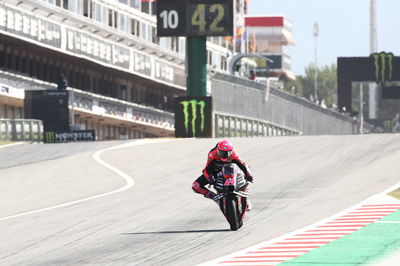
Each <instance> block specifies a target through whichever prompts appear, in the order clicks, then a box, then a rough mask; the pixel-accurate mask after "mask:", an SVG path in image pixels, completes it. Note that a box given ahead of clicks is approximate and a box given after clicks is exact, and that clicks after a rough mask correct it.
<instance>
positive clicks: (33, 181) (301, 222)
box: [0, 134, 400, 265]
mask: <svg viewBox="0 0 400 266" xmlns="http://www.w3.org/2000/svg"><path fill="white" fill-rule="evenodd" d="M231 140H232V142H233V144H234V145H235V147H236V150H237V151H238V152H239V154H240V155H241V157H242V159H244V160H245V161H247V162H248V163H249V164H250V165H251V168H252V171H253V174H254V177H255V183H254V184H253V185H252V187H251V188H250V192H251V195H252V203H253V210H252V211H251V213H249V215H248V217H247V220H246V221H245V225H244V227H243V228H242V229H240V230H239V231H237V232H231V231H229V230H228V229H229V226H228V223H227V222H226V220H225V218H224V217H223V215H222V214H221V213H220V212H219V210H218V207H217V205H216V204H215V203H213V202H212V201H211V200H207V199H205V198H202V197H201V196H200V195H198V194H195V193H193V192H192V190H191V183H192V182H193V180H194V179H195V178H197V177H198V176H199V175H200V173H201V170H202V168H203V167H204V164H205V162H206V158H207V152H208V151H209V149H211V148H212V147H213V146H214V145H215V143H216V140H215V139H214V140H213V139H202V140H196V139H185V140H167V141H164V142H159V143H152V144H143V145H138V146H129V147H125V148H119V149H114V150H109V151H104V152H103V153H102V154H101V159H102V160H103V161H104V162H106V163H108V164H109V165H111V166H113V167H115V168H117V169H119V170H120V171H122V172H123V173H125V174H126V175H128V176H130V177H132V178H133V179H134V181H135V184H134V186H133V187H130V188H129V189H126V190H124V191H121V192H118V193H115V194H112V195H108V196H104V197H99V198H94V199H91V200H87V201H84V202H80V203H77V204H73V205H68V206H64V207H59V208H55V209H50V210H46V211H41V212H36V213H32V214H28V215H22V216H17V217H14V218H10V217H11V216H14V215H18V214H22V213H26V212H30V211H34V210H40V209H44V208H48V207H52V206H56V205H60V204H65V203H68V202H73V201H77V200H80V199H84V198H88V197H92V196H96V195H99V194H103V193H107V192H110V191H115V190H118V189H119V188H121V187H124V186H125V185H126V181H125V180H124V179H123V178H122V177H121V176H119V175H117V174H116V173H115V172H113V171H111V170H110V169H108V168H105V167H104V166H103V165H100V164H99V163H98V162H97V161H96V160H94V159H93V154H94V153H95V152H96V151H98V150H101V149H105V148H107V147H111V146H116V145H120V144H121V143H126V142H97V143H78V144H76V143H75V144H47V145H31V144H24V145H18V146H12V147H6V148H2V149H0V199H1V200H0V265H196V264H199V263H202V262H206V261H208V260H212V259H215V258H218V257H221V256H223V255H227V254H229V253H232V252H234V251H238V250H240V249H243V248H246V247H249V246H251V245H254V244H257V243H259V242H262V241H265V240H268V239H271V238H274V237H277V236H280V235H282V234H285V233H288V232H291V231H293V230H296V229H299V228H302V227H304V226H306V225H309V224H311V223H314V222H316V221H319V220H321V219H324V218H327V217H329V216H331V215H333V214H336V213H337V212H339V211H342V210H344V209H346V208H348V207H350V206H352V205H354V204H357V203H359V202H360V201H362V200H364V199H366V198H368V197H369V196H371V195H374V194H376V193H379V192H382V191H383V190H385V189H387V188H389V187H391V186H393V185H395V184H397V183H399V182H400V180H399V175H398V173H399V172H400V163H399V160H400V134H399V135H395V134H387V135H354V136H317V137H272V138H248V139H245V138H242V139H239V138H237V139H231Z"/></svg>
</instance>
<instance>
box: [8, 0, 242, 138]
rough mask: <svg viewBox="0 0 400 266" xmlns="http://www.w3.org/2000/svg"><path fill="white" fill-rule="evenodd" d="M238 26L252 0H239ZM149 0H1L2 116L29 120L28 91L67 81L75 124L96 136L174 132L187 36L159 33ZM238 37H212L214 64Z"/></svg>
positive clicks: (222, 67) (220, 63) (223, 64)
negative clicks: (157, 34) (25, 115)
mask: <svg viewBox="0 0 400 266" xmlns="http://www.w3.org/2000/svg"><path fill="white" fill-rule="evenodd" d="M235 4H236V15H237V16H236V18H240V19H241V21H237V22H236V25H237V26H238V27H239V26H241V25H243V24H244V15H245V14H246V13H247V0H236V3H235ZM155 8H156V2H155V1H152V0H0V118H9V119H18V118H24V106H23V101H24V91H26V90H39V89H40V90H43V89H49V90H55V89H57V83H59V80H60V78H65V79H66V80H67V81H68V87H67V89H68V90H69V91H70V99H69V108H70V111H71V114H72V115H71V119H70V120H71V124H73V127H74V128H78V129H81V130H83V129H85V130H95V131H96V135H97V139H98V140H107V139H128V138H129V139H130V138H144V137H166V136H173V135H174V114H173V109H174V98H175V97H176V96H183V95H186V74H185V51H186V40H185V38H184V37H163V38H159V37H157V36H156V17H155V13H156V12H155V11H156V10H155ZM234 46H236V40H235V36H234V37H233V38H224V37H209V38H208V42H207V50H208V64H209V68H210V70H211V69H214V70H218V71H221V72H226V71H227V65H228V64H227V62H228V60H229V57H231V56H232V55H233V53H234V52H235V47H234Z"/></svg>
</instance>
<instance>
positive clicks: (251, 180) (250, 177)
mask: <svg viewBox="0 0 400 266" xmlns="http://www.w3.org/2000/svg"><path fill="white" fill-rule="evenodd" d="M244 178H245V179H246V180H247V181H249V182H253V176H252V175H246V176H245V177H244Z"/></svg>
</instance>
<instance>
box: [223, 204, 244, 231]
mask: <svg viewBox="0 0 400 266" xmlns="http://www.w3.org/2000/svg"><path fill="white" fill-rule="evenodd" d="M237 206H238V205H237V198H227V199H226V219H227V220H228V222H229V224H230V226H231V230H232V231H237V230H238V229H239V228H240V227H241V226H242V224H241V222H240V217H239V212H238V209H237Z"/></svg>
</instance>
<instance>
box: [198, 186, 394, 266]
mask: <svg viewBox="0 0 400 266" xmlns="http://www.w3.org/2000/svg"><path fill="white" fill-rule="evenodd" d="M399 187H400V183H398V184H396V185H394V186H392V187H390V188H388V189H386V190H385V191H383V192H381V193H378V194H375V195H373V196H370V197H369V198H367V199H366V200H364V201H362V202H360V203H358V204H356V205H354V206H352V207H350V208H347V209H346V210H343V211H341V212H339V213H337V214H335V215H332V216H331V217H328V218H326V219H323V220H321V221H318V222H316V223H313V224H311V225H308V226H305V227H303V228H300V229H298V230H295V231H293V232H290V233H286V234H284V235H281V236H279V237H276V238H273V239H270V240H267V241H264V242H261V243H259V244H256V245H254V246H251V247H248V248H245V249H242V250H239V251H237V252H234V253H231V254H228V255H226V256H223V257H220V258H217V259H214V260H210V261H207V262H204V263H201V264H199V266H214V265H226V266H228V265H238V263H239V264H240V265H246V264H247V263H252V264H253V265H254V264H255V263H256V261H253V262H250V261H249V262H242V261H240V259H238V257H240V256H246V255H248V254H249V252H254V251H259V250H264V249H265V248H266V247H271V246H272V247H273V246H274V245H277V243H278V242H285V243H282V244H280V245H278V247H279V250H287V249H285V248H287V247H288V246H289V247H290V245H291V243H290V242H291V241H287V239H288V238H294V237H295V236H296V235H301V234H308V233H311V232H314V231H315V230H318V231H320V230H321V231H325V230H329V227H325V226H326V225H327V223H328V222H331V221H333V220H335V219H338V218H340V217H343V216H348V214H349V213H353V214H354V213H355V214H357V212H355V210H357V209H360V208H365V207H366V206H370V205H372V206H373V207H374V206H376V205H377V206H400V203H399V200H397V199H395V198H393V197H390V196H388V195H386V194H388V193H390V192H392V191H394V190H396V189H398V188H399ZM397 209H399V208H397ZM393 211H395V210H393ZM388 214H389V213H382V214H380V217H381V218H382V217H384V216H386V215H388ZM380 222H382V221H380ZM372 223H376V221H374V222H372ZM396 223H397V222H396ZM244 226H246V224H245V225H244ZM362 227H364V226H361V227H360V226H357V227H356V226H354V227H352V229H357V230H358V229H359V228H362ZM323 228H325V229H323ZM334 230H338V231H340V229H339V228H337V229H334ZM354 231H356V230H354ZM326 232H327V231H326ZM352 232H353V231H352ZM352 232H348V233H347V234H351V233H352ZM312 244H313V243H312V242H309V243H307V244H302V247H299V249H304V248H307V246H308V245H309V246H315V247H317V246H323V245H325V244H313V245H312ZM294 246H296V245H294ZM263 248H264V249H263ZM274 249H275V247H274ZM313 249H314V248H313ZM310 250H311V249H310ZM304 253H306V252H305V251H304V252H302V254H304ZM250 254H251V253H250ZM227 261H235V262H232V263H229V262H227ZM222 262H225V263H223V264H222ZM263 263H264V262H263ZM265 263H266V262H265ZM274 264H278V262H277V263H274ZM266 265H270V263H267V264H266ZM271 265H272V264H271ZM396 265H397V264H396Z"/></svg>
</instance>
